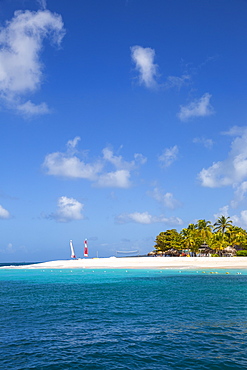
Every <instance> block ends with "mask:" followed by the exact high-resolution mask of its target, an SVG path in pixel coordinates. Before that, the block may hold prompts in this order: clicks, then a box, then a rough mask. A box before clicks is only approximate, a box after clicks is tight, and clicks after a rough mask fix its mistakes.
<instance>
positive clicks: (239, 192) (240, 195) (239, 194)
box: [231, 181, 247, 208]
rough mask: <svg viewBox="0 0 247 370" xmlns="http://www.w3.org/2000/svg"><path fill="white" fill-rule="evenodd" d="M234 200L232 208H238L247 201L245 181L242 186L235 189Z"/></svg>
mask: <svg viewBox="0 0 247 370" xmlns="http://www.w3.org/2000/svg"><path fill="white" fill-rule="evenodd" d="M235 188H236V190H235V192H234V199H233V200H232V201H231V207H232V208H236V207H237V206H238V205H239V204H240V203H241V202H243V201H244V200H245V194H246V192H247V181H243V182H242V183H241V184H240V185H238V186H236V187H235Z"/></svg>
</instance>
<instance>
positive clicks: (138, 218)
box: [116, 212, 183, 225]
mask: <svg viewBox="0 0 247 370" xmlns="http://www.w3.org/2000/svg"><path fill="white" fill-rule="evenodd" d="M116 222H118V223H120V224H125V223H128V222H135V223H139V224H145V225H148V224H153V223H164V224H167V225H182V223H183V222H182V220H181V219H180V218H179V217H170V218H167V217H164V216H152V215H150V214H149V213H148V212H133V213H129V214H121V215H119V216H117V217H116Z"/></svg>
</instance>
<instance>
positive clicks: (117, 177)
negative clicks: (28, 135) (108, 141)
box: [43, 136, 146, 188]
mask: <svg viewBox="0 0 247 370" xmlns="http://www.w3.org/2000/svg"><path fill="white" fill-rule="evenodd" d="M79 141H80V137H78V136H77V137H75V138H74V139H73V140H69V141H68V143H67V151H66V152H65V153H62V152H55V153H51V154H48V155H47V156H46V157H45V160H44V163H43V167H44V168H45V170H46V173H47V175H53V176H63V177H68V178H81V179H87V180H89V181H92V182H93V183H94V185H96V186H99V187H117V188H129V187H130V186H131V181H130V177H131V171H133V170H134V169H136V168H137V167H138V166H139V165H141V164H144V163H145V162H146V158H145V157H143V156H142V155H141V154H135V155H134V159H133V160H132V161H130V162H128V161H125V160H124V159H123V157H122V156H116V155H114V153H113V151H112V150H111V149H109V148H104V149H103V151H102V157H100V158H99V159H97V160H96V161H95V162H93V163H85V162H84V161H83V160H82V159H80V158H79V155H80V154H79V152H78V151H77V150H76V146H77V144H78V142H79ZM109 166H110V167H113V170H112V169H110V170H108V169H107V168H106V167H109Z"/></svg>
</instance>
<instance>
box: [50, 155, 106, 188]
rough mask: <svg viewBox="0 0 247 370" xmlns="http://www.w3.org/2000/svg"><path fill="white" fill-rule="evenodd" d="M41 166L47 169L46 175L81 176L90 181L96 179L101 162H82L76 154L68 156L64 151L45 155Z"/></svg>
mask: <svg viewBox="0 0 247 370" xmlns="http://www.w3.org/2000/svg"><path fill="white" fill-rule="evenodd" d="M43 166H44V168H46V169H47V175H53V176H62V177H70V178H81V179H88V180H91V181H93V180H96V179H97V175H98V173H99V172H100V171H101V169H102V164H101V163H99V162H95V163H93V164H88V163H84V162H83V161H82V160H80V159H79V158H78V157H76V156H71V157H69V156H67V154H66V153H61V152H56V153H51V154H48V155H47V156H46V157H45V160H44V163H43Z"/></svg>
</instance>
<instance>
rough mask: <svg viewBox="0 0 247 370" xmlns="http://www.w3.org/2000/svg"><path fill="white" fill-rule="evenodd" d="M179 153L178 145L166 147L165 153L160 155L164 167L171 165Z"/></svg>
mask: <svg viewBox="0 0 247 370" xmlns="http://www.w3.org/2000/svg"><path fill="white" fill-rule="evenodd" d="M177 155H178V147H177V145H174V146H173V147H171V148H166V149H164V151H163V153H162V154H161V155H160V156H159V157H158V160H159V162H160V163H161V166H162V167H169V166H170V165H171V164H172V163H173V162H174V161H175V160H176V159H177Z"/></svg>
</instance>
